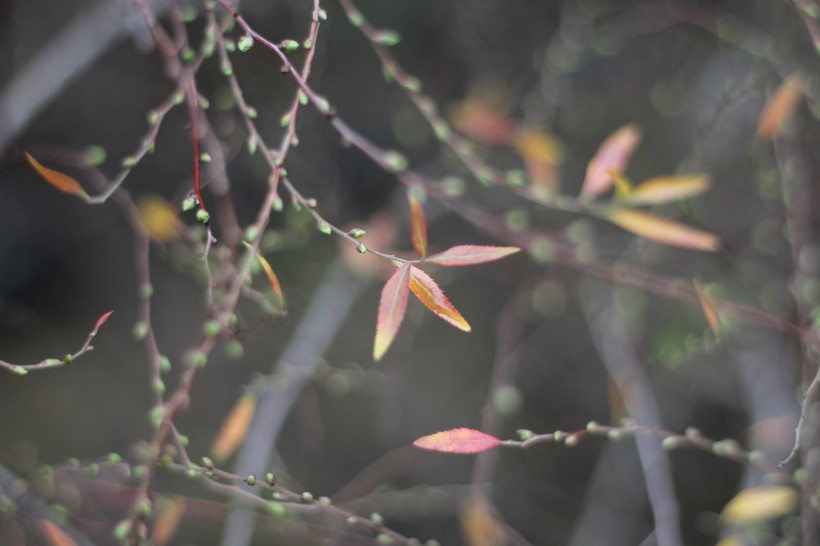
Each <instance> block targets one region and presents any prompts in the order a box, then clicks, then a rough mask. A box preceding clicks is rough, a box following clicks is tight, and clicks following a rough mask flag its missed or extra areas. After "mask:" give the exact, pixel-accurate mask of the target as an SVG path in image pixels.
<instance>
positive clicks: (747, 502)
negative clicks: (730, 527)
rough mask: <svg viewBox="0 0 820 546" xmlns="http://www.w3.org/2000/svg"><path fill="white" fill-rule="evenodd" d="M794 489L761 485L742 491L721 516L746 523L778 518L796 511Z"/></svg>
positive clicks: (724, 509) (797, 497)
mask: <svg viewBox="0 0 820 546" xmlns="http://www.w3.org/2000/svg"><path fill="white" fill-rule="evenodd" d="M798 500H799V496H798V493H797V490H796V489H793V488H791V487H785V486H782V485H761V486H758V487H751V488H749V489H744V490H743V491H741V492H740V493H738V494H737V495H735V497H734V498H733V499H732V500H730V501H729V502H728V503H727V504H726V506H725V507H724V508H723V512H722V513H721V515H722V516H723V517H724V518H725V519H727V520H729V521H732V522H737V523H748V522H755V521H763V520H769V519H774V518H779V517H781V516H785V515H788V514H791V513H792V512H794V511H795V509H797V504H798Z"/></svg>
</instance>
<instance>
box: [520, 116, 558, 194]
mask: <svg viewBox="0 0 820 546" xmlns="http://www.w3.org/2000/svg"><path fill="white" fill-rule="evenodd" d="M513 144H514V145H515V149H516V150H518V153H519V154H521V157H522V158H524V163H525V164H526V166H527V179H528V181H529V183H530V185H531V186H536V187H540V188H548V189H551V190H556V189H558V165H560V164H561V162H562V161H563V159H564V147H563V145H562V144H561V141H560V140H558V139H557V138H555V137H554V136H552V135H550V134H547V133H544V132H542V131H537V130H535V129H530V128H527V127H524V128H522V129H520V130H519V131H518V132H517V133H516V135H515V137H514V140H513Z"/></svg>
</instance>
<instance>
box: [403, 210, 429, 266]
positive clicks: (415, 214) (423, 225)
mask: <svg viewBox="0 0 820 546" xmlns="http://www.w3.org/2000/svg"><path fill="white" fill-rule="evenodd" d="M407 199H408V200H409V201H410V236H411V238H412V239H413V248H415V249H416V252H418V253H419V256H421V257H422V258H424V257H425V256H427V222H426V221H425V219H424V209H423V208H422V207H421V203H419V202H418V201H417V200H416V198H415V197H413V196H412V195H411V194H408V195H407Z"/></svg>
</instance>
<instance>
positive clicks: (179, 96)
mask: <svg viewBox="0 0 820 546" xmlns="http://www.w3.org/2000/svg"><path fill="white" fill-rule="evenodd" d="M184 100H185V94H184V93H183V92H182V91H175V92H174V94H173V95H171V102H173V103H174V104H182V102H183V101H184Z"/></svg>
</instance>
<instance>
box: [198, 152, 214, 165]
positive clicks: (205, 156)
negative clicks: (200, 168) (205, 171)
mask: <svg viewBox="0 0 820 546" xmlns="http://www.w3.org/2000/svg"><path fill="white" fill-rule="evenodd" d="M199 160H200V161H201V162H202V163H210V162H211V161H212V159H211V154H209V153H207V152H202V153H201V154H199Z"/></svg>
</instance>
